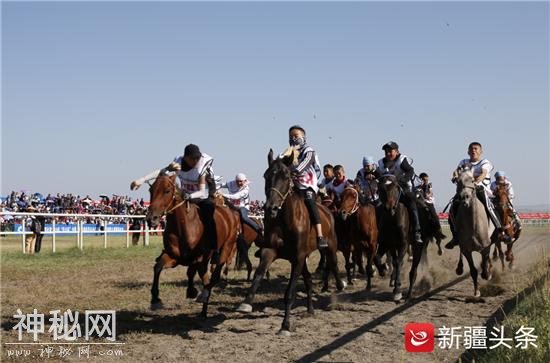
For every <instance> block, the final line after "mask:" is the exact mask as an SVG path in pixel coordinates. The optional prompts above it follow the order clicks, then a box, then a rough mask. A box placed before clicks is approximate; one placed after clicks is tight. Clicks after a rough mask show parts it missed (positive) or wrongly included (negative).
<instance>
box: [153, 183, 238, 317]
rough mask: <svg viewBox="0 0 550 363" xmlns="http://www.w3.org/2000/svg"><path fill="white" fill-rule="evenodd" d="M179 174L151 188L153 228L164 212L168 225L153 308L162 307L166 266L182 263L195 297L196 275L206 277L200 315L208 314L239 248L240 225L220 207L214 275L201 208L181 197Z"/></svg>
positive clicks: (156, 274) (189, 294) (216, 215)
mask: <svg viewBox="0 0 550 363" xmlns="http://www.w3.org/2000/svg"><path fill="white" fill-rule="evenodd" d="M175 178H176V176H175V175H173V176H167V175H165V174H163V173H161V174H159V176H158V177H157V179H156V180H155V182H154V183H153V185H152V186H151V188H150V189H149V191H150V193H151V204H150V205H149V210H148V212H147V221H148V222H149V224H150V226H151V227H153V228H154V227H156V226H157V225H158V224H159V221H160V217H161V216H162V215H164V214H166V215H167V218H166V228H165V230H164V234H163V242H164V249H163V250H162V253H161V254H160V256H159V257H157V259H156V264H155V266H154V278H153V286H152V288H151V308H152V309H159V308H162V301H161V300H160V298H159V289H158V286H159V277H160V273H161V272H162V270H163V269H164V268H168V267H176V266H178V265H182V266H188V269H187V277H188V285H187V297H188V298H194V297H195V296H196V295H197V290H196V289H195V287H194V286H193V277H194V276H195V273H196V272H198V273H199V276H200V278H201V279H202V282H203V285H204V290H203V292H202V294H201V296H200V297H199V301H200V302H202V303H203V306H202V312H201V314H200V316H202V317H206V313H207V310H208V301H209V299H210V295H211V291H212V287H213V286H214V285H215V284H216V283H217V282H218V281H219V280H220V274H221V271H222V268H223V266H224V264H225V263H227V261H228V260H229V257H230V255H231V253H232V251H233V249H234V248H235V244H236V241H237V234H236V233H235V231H236V230H237V229H238V228H239V226H238V219H236V218H235V216H234V214H233V213H231V211H230V210H229V208H225V207H220V206H216V209H215V213H214V218H215V221H216V231H217V236H218V249H219V250H220V263H219V264H217V265H213V266H212V268H213V273H212V278H210V276H209V273H208V261H209V259H210V257H211V256H210V254H211V251H210V248H209V246H210V241H206V239H205V236H204V233H203V232H204V225H203V223H202V222H201V220H200V218H199V208H198V206H197V205H195V204H193V203H192V202H189V201H183V200H182V199H181V192H180V190H179V188H178V187H177V185H176V183H175Z"/></svg>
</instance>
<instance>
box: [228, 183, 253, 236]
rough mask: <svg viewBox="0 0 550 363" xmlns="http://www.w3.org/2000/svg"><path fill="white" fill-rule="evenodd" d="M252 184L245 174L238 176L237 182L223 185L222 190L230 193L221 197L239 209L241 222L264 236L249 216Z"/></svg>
mask: <svg viewBox="0 0 550 363" xmlns="http://www.w3.org/2000/svg"><path fill="white" fill-rule="evenodd" d="M249 184H250V182H249V181H248V180H247V178H246V175H245V174H243V173H239V174H237V176H236V177H235V180H231V181H229V182H227V183H225V184H222V186H221V188H222V189H227V191H228V193H221V195H222V196H223V197H224V198H226V199H229V201H230V202H231V203H233V205H234V206H235V207H236V208H238V209H239V213H240V215H241V222H242V223H244V224H247V225H248V226H250V227H251V228H252V229H253V230H254V231H255V232H256V233H258V234H259V235H261V234H262V231H261V227H260V226H259V225H258V224H257V223H256V222H254V221H253V220H252V219H250V217H249V216H248V211H249V209H250V188H249Z"/></svg>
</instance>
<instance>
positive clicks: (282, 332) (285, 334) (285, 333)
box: [277, 329, 292, 337]
mask: <svg viewBox="0 0 550 363" xmlns="http://www.w3.org/2000/svg"><path fill="white" fill-rule="evenodd" d="M277 335H278V336H280V337H289V336H291V335H292V334H290V332H289V331H288V330H284V329H281V330H279V332H278V333H277Z"/></svg>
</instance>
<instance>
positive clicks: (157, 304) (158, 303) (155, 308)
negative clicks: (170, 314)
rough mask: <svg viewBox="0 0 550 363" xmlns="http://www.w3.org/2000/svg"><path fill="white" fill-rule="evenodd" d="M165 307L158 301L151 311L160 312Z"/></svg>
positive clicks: (152, 304)
mask: <svg viewBox="0 0 550 363" xmlns="http://www.w3.org/2000/svg"><path fill="white" fill-rule="evenodd" d="M163 308H164V305H163V304H162V301H157V302H156V303H151V310H160V309H163Z"/></svg>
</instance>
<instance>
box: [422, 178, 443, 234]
mask: <svg viewBox="0 0 550 363" xmlns="http://www.w3.org/2000/svg"><path fill="white" fill-rule="evenodd" d="M418 177H419V178H420V180H421V181H422V183H421V184H420V185H419V186H418V187H417V188H416V190H417V192H418V193H420V195H421V196H422V199H424V202H425V204H426V208H427V209H428V212H429V213H430V214H431V218H430V219H431V220H432V224H433V227H434V230H435V238H436V239H437V240H438V243H439V241H441V240H442V239H445V238H446V237H447V236H445V235H444V234H443V232H441V223H440V222H439V216H438V215H437V212H436V210H435V206H434V202H435V199H434V192H433V189H432V183H430V177H429V176H428V174H426V173H420V175H419V176H418Z"/></svg>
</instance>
